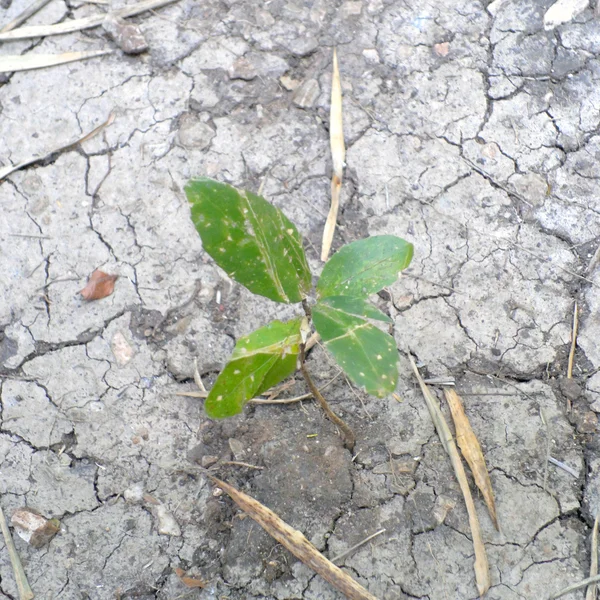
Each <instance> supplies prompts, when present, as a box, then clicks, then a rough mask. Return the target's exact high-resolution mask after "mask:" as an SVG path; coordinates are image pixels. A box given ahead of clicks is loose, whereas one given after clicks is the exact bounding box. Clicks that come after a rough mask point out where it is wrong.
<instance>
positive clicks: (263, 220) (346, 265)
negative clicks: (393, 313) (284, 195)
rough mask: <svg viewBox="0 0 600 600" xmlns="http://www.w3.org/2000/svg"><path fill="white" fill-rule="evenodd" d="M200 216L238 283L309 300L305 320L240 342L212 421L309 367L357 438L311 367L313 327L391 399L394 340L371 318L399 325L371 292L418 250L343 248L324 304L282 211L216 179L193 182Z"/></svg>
mask: <svg viewBox="0 0 600 600" xmlns="http://www.w3.org/2000/svg"><path fill="white" fill-rule="evenodd" d="M185 191H186V194H187V197H188V200H189V202H190V205H191V214H192V221H193V223H194V225H195V226H196V229H197V231H198V233H199V234H200V237H201V238H202V243H203V246H204V249H205V250H206V252H208V254H210V256H212V258H213V259H214V260H215V262H216V263H217V264H218V265H219V266H220V267H221V268H222V269H223V270H224V271H225V272H226V273H227V274H228V275H229V276H230V277H231V278H233V279H235V280H236V281H237V282H239V283H241V284H242V285H244V286H245V287H247V288H248V289H249V290H250V291H251V292H252V293H254V294H258V295H260V296H265V297H267V298H269V299H270V300H273V301H275V302H282V303H285V304H291V303H298V304H300V303H301V304H302V306H303V308H304V313H305V316H299V317H297V318H295V319H292V320H290V321H286V322H282V321H279V320H275V321H272V322H271V323H269V324H268V325H266V326H264V327H261V328H260V329H257V330H256V331H254V332H252V333H250V334H249V335H247V336H245V337H243V338H241V339H240V340H239V341H238V342H237V344H236V345H235V348H234V350H233V354H232V355H231V360H230V361H229V363H228V364H227V365H226V367H225V368H224V369H223V371H222V372H221V374H220V375H219V377H218V378H217V380H216V381H215V384H214V385H213V387H212V389H211V390H210V393H209V394H208V397H207V398H206V403H205V410H206V413H207V415H208V416H209V417H213V418H223V417H231V416H233V415H236V414H238V413H240V412H241V411H242V409H243V408H244V405H245V404H246V403H247V402H248V400H250V399H251V398H254V397H255V396H257V395H259V394H262V393H264V392H266V391H267V390H269V389H270V388H272V387H273V386H275V385H277V384H278V383H280V382H281V381H283V380H284V379H285V378H286V377H288V376H290V375H291V374H292V373H294V371H295V370H296V368H297V365H298V361H299V364H300V369H301V371H302V374H303V376H304V378H305V379H306V382H307V384H308V386H309V388H310V390H311V392H312V394H313V395H314V396H315V398H316V399H317V400H318V401H319V403H320V404H321V406H322V407H323V409H324V410H325V412H326V413H327V415H328V416H329V418H331V419H332V420H333V421H334V422H335V423H336V424H337V425H338V426H339V427H340V428H341V429H342V431H343V432H344V435H345V437H346V445H348V446H352V445H353V444H354V435H353V434H352V431H351V429H350V428H349V427H348V426H347V425H346V424H345V423H344V422H343V421H342V420H341V419H340V418H339V417H338V416H337V415H335V413H334V412H333V411H332V410H331V409H330V408H329V405H328V404H327V402H326V401H325V399H324V398H323V396H322V395H321V393H320V392H319V390H318V388H317V387H316V386H315V384H314V382H313V380H312V378H311V377H310V374H309V372H308V370H307V369H306V365H305V358H306V356H305V346H306V341H307V339H308V336H309V334H310V331H311V324H312V325H314V327H315V329H316V330H317V332H318V333H319V335H320V336H321V339H322V340H323V343H324V345H325V347H326V348H327V349H328V350H329V351H330V352H331V354H332V355H333V357H334V358H335V360H336V361H337V363H338V364H339V365H340V367H341V368H342V369H343V370H344V372H345V373H346V374H347V375H348V377H349V378H350V379H351V380H352V381H353V382H354V383H355V384H356V385H357V386H359V387H361V388H363V389H365V390H366V391H367V392H368V393H369V394H372V395H374V396H378V397H380V398H381V397H384V396H386V395H387V394H390V393H391V392H393V391H394V389H395V387H396V381H397V379H398V352H397V350H396V344H395V342H394V339H393V338H392V337H391V336H390V335H388V334H387V333H385V332H383V331H382V330H381V329H379V328H378V327H376V326H375V325H373V324H372V323H370V322H369V321H368V320H367V319H371V320H376V321H383V322H388V323H389V322H391V319H390V318H389V317H388V316H387V315H385V314H384V313H382V312H381V311H380V310H379V309H378V308H376V307H375V306H373V305H372V304H371V303H369V301H368V297H369V296H370V295H371V294H374V293H376V292H378V291H379V290H381V289H382V288H383V287H384V286H386V285H390V284H391V283H393V282H394V281H396V279H397V277H398V273H399V271H401V270H403V269H405V268H406V267H407V266H408V265H409V264H410V261H411V259H412V255H413V246H412V244H410V243H408V242H406V241H405V240H403V239H401V238H399V237H396V236H393V235H379V236H373V237H370V238H367V239H364V240H359V241H357V242H353V243H351V244H348V245H346V246H344V247H343V248H342V249H341V250H339V251H338V252H337V253H336V254H334V255H333V256H332V257H331V258H330V260H329V261H328V262H327V263H326V264H325V266H324V267H323V272H322V273H321V277H320V279H319V281H318V283H317V285H316V297H317V302H316V304H314V305H313V306H312V307H311V306H309V304H308V296H309V293H310V292H311V288H312V275H311V272H310V269H309V267H308V263H307V261H306V256H305V254H304V248H303V247H302V238H301V237H300V235H299V233H298V231H297V229H296V227H295V226H294V225H293V224H292V223H291V222H290V221H289V220H288V218H287V217H286V216H285V215H284V214H283V212H282V211H280V210H279V209H278V208H276V207H274V206H273V205H271V204H270V203H269V202H267V201H266V200H265V199H264V198H262V197H260V196H257V195H255V194H253V193H251V192H248V191H242V190H238V189H236V188H234V187H232V186H230V185H227V184H224V183H219V182H218V181H214V180H211V179H196V180H192V181H190V182H189V183H188V185H187V186H186V188H185Z"/></svg>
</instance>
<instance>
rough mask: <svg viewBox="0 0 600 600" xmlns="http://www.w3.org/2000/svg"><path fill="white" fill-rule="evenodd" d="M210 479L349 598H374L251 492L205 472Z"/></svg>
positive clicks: (357, 599)
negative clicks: (250, 494) (240, 489)
mask: <svg viewBox="0 0 600 600" xmlns="http://www.w3.org/2000/svg"><path fill="white" fill-rule="evenodd" d="M208 477H210V479H211V481H212V482H213V483H214V484H216V485H218V486H219V488H221V489H222V490H224V491H225V492H226V493H227V495H228V496H229V497H230V498H231V499H232V500H233V501H234V502H235V503H236V504H237V505H238V506H239V507H240V508H241V509H242V510H243V511H244V512H246V513H247V514H248V515H250V517H252V519H254V520H255V521H256V522H257V523H258V524H259V525H260V526H261V527H262V528H263V529H264V530H265V531H266V532H267V533H268V534H269V535H270V536H271V537H273V538H274V539H276V540H277V541H278V542H279V543H280V544H281V545H282V546H285V547H286V548H287V549H288V550H289V551H290V552H291V553H292V554H293V555H294V556H295V557H296V558H298V559H300V560H301V561H302V562H303V563H304V564H305V565H306V566H308V567H310V568H311V569H313V571H315V572H317V573H318V574H319V575H321V577H323V579H325V580H326V581H328V582H329V583H330V584H331V585H333V586H334V587H335V588H336V589H338V590H339V591H340V592H342V594H344V595H345V596H346V598H349V599H350V600H377V598H375V596H373V594H370V593H369V592H368V591H367V590H366V589H365V588H364V587H362V585H360V584H359V583H357V582H356V581H354V579H352V577H350V576H349V575H348V574H347V573H344V571H342V570H341V569H340V568H339V567H336V566H335V565H334V564H333V563H332V562H331V561H329V560H327V559H326V558H325V557H324V556H323V555H322V554H321V553H320V552H319V551H318V550H317V549H316V548H315V547H314V546H313V545H312V544H311V543H310V542H309V541H308V540H307V539H306V538H305V537H304V535H303V534H302V533H300V532H299V531H297V530H296V529H294V528H293V527H290V526H289V525H288V524H287V523H286V522H285V521H283V520H282V519H280V518H279V517H278V516H277V515H276V514H275V513H274V512H273V511H272V510H270V509H268V508H267V507H266V506H263V505H262V504H261V503H260V502H258V501H256V500H255V499H254V498H252V497H251V496H248V495H246V494H244V493H243V492H240V491H238V490H236V489H235V488H234V487H233V486H231V485H229V484H228V483H225V482H224V481H221V480H220V479H217V478H216V477H213V476H212V475H208Z"/></svg>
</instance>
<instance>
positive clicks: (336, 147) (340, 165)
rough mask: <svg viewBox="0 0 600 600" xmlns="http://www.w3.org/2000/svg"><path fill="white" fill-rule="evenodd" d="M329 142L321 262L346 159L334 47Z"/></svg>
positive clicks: (328, 247)
mask: <svg viewBox="0 0 600 600" xmlns="http://www.w3.org/2000/svg"><path fill="white" fill-rule="evenodd" d="M329 144H330V146H331V158H332V161H333V176H332V178H331V207H330V209H329V214H328V215H327V221H326V222H325V229H323V246H322V249H321V260H322V261H323V262H325V261H326V260H327V259H328V258H329V252H330V250H331V243H332V242H333V234H334V233H335V222H336V220H337V215H338V210H339V208H340V193H341V191H342V175H343V172H344V160H345V159H346V148H345V146H344V128H343V120H342V84H341V82H340V70H339V68H338V60H337V52H336V50H335V49H334V50H333V75H332V77H331V113H330V116H329Z"/></svg>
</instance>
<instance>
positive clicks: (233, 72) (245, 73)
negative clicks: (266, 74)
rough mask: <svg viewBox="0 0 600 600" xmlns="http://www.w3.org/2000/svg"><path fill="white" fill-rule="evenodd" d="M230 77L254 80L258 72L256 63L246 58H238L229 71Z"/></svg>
mask: <svg viewBox="0 0 600 600" xmlns="http://www.w3.org/2000/svg"><path fill="white" fill-rule="evenodd" d="M227 73H228V74H229V79H242V80H243V81H252V79H255V78H256V76H257V75H258V73H257V72H256V69H255V68H254V65H253V64H252V63H251V62H250V61H249V60H247V59H245V58H238V59H237V60H236V61H235V62H234V63H233V64H232V65H231V66H230V67H229V70H228V71H227Z"/></svg>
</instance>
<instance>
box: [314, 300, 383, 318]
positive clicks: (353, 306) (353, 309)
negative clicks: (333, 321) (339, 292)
mask: <svg viewBox="0 0 600 600" xmlns="http://www.w3.org/2000/svg"><path fill="white" fill-rule="evenodd" d="M320 304H326V305H327V306H331V308H335V309H338V310H341V311H342V312H345V313H348V314H350V315H355V316H357V317H367V318H369V319H375V320H377V321H385V322H386V323H392V319H390V318H389V317H388V316H387V315H386V314H384V313H382V312H381V311H380V310H379V309H378V308H376V307H375V306H373V305H372V304H371V303H370V302H368V301H367V300H365V299H363V298H352V297H350V296H329V297H327V298H323V299H322V300H321V302H320Z"/></svg>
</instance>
